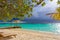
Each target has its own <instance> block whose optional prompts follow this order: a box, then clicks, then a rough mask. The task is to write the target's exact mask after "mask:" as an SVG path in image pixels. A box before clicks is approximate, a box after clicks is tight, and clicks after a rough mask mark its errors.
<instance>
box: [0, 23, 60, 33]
mask: <svg viewBox="0 0 60 40" xmlns="http://www.w3.org/2000/svg"><path fill="white" fill-rule="evenodd" d="M13 26H19V27H22V29H28V30H35V31H45V32H56V33H60V23H48V24H27V23H0V28H3V27H13Z"/></svg>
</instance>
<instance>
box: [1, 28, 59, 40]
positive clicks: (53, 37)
mask: <svg viewBox="0 0 60 40" xmlns="http://www.w3.org/2000/svg"><path fill="white" fill-rule="evenodd" d="M0 32H2V33H1V34H3V36H8V35H14V34H16V37H13V36H12V37H11V36H10V37H5V38H1V39H0V40H60V35H57V34H54V33H48V32H36V31H30V30H24V29H19V28H17V29H0Z"/></svg>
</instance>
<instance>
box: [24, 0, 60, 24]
mask: <svg viewBox="0 0 60 40" xmlns="http://www.w3.org/2000/svg"><path fill="white" fill-rule="evenodd" d="M56 2H57V0H53V1H52V2H51V1H49V0H45V3H46V5H45V6H43V7H42V6H41V5H38V6H36V7H34V8H33V12H32V14H33V16H32V17H30V18H26V19H25V20H24V21H25V22H27V23H50V22H60V21H57V20H53V19H52V18H51V17H50V16H47V15H46V14H48V13H54V12H56V8H57V7H58V5H57V3H56Z"/></svg>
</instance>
